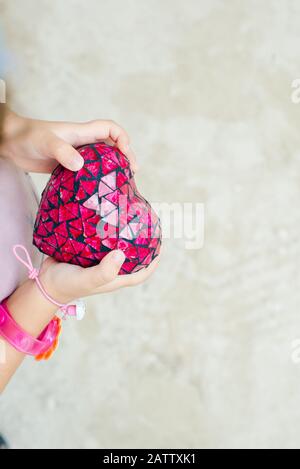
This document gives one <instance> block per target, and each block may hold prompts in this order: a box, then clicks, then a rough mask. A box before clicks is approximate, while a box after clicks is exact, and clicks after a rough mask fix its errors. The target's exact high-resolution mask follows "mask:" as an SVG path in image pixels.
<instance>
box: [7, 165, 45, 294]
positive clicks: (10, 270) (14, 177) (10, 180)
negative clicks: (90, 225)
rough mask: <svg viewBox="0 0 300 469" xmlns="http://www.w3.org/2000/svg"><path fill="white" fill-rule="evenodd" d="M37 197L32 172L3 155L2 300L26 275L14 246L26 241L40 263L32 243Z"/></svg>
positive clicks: (38, 254) (33, 259)
mask: <svg viewBox="0 0 300 469" xmlns="http://www.w3.org/2000/svg"><path fill="white" fill-rule="evenodd" d="M36 210H37V197H36V195H35V192H34V189H33V185H32V181H31V178H30V176H29V175H27V174H25V173H24V172H22V171H20V170H18V169H17V168H16V167H15V166H13V165H12V164H10V163H9V162H7V161H6V160H3V159H2V158H0V301H2V300H3V299H4V298H6V297H7V296H9V295H10V294H11V293H12V292H13V291H14V290H15V289H16V287H17V286H18V285H19V284H20V283H21V282H22V281H23V280H25V278H26V269H25V268H24V266H22V265H21V264H20V263H19V262H18V261H17V260H16V259H15V257H14V255H13V253H12V246H13V245H14V244H23V245H24V246H26V248H27V249H28V251H29V253H30V255H31V256H32V261H33V264H34V265H35V266H37V267H38V266H39V265H40V262H41V259H42V256H41V254H40V253H39V252H38V251H37V249H36V248H35V247H34V246H33V245H32V230H33V224H34V219H35V213H36Z"/></svg>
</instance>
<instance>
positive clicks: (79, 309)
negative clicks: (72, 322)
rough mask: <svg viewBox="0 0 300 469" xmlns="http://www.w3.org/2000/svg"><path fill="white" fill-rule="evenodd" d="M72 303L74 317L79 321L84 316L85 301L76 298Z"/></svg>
mask: <svg viewBox="0 0 300 469" xmlns="http://www.w3.org/2000/svg"><path fill="white" fill-rule="evenodd" d="M72 304H74V305H75V306H76V319H77V320H78V321H81V320H82V319H83V318H84V316H85V303H84V302H83V301H82V300H76V301H74V303H72Z"/></svg>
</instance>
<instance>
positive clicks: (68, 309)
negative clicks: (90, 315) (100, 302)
mask: <svg viewBox="0 0 300 469" xmlns="http://www.w3.org/2000/svg"><path fill="white" fill-rule="evenodd" d="M18 249H22V251H23V252H24V253H25V256H26V258H27V260H24V259H22V257H20V256H19V254H18V253H17V250H18ZM13 252H14V255H15V256H16V258H17V259H18V260H19V261H20V262H22V264H24V265H25V267H27V269H28V273H29V275H28V277H29V278H30V279H32V280H35V282H36V284H37V286H38V288H39V290H40V292H41V293H42V295H43V296H44V297H45V298H46V299H47V300H48V301H50V303H53V304H54V305H56V306H58V307H59V311H61V312H62V314H63V319H65V318H66V316H73V317H76V319H78V320H81V319H83V317H84V315H85V305H84V302H83V301H82V300H76V301H74V303H73V304H62V303H58V301H56V300H54V299H53V298H52V297H51V296H50V295H48V293H47V292H46V290H45V289H44V287H43V285H42V284H41V281H40V279H39V277H38V276H39V270H38V269H36V268H34V267H33V265H32V261H31V258H30V255H29V252H28V251H27V249H26V248H25V246H23V245H22V244H16V245H15V246H14V247H13Z"/></svg>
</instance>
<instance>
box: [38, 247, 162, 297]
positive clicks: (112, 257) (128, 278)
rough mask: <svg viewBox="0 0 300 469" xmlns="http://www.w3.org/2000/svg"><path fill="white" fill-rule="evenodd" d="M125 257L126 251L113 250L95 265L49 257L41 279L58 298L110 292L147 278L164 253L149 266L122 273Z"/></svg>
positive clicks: (47, 288)
mask: <svg viewBox="0 0 300 469" xmlns="http://www.w3.org/2000/svg"><path fill="white" fill-rule="evenodd" d="M124 260H125V255H124V253H123V252H122V251H120V250H116V251H112V252H110V253H109V254H107V255H106V256H105V258H104V259H103V260H102V261H101V263H100V264H98V265H96V266H94V267H87V268H83V267H79V266H77V265H72V264H65V263H60V262H57V261H55V260H54V259H53V258H50V257H49V258H47V259H46V260H45V262H44V263H43V266H42V269H41V272H40V280H41V282H42V284H43V286H44V288H45V289H46V291H47V293H49V294H50V295H51V296H52V297H53V298H54V299H55V300H57V301H59V302H61V303H70V302H71V301H73V300H75V299H76V298H79V297H83V296H90V295H95V294H98V293H108V292H111V291H114V290H118V289H120V288H124V287H131V286H135V285H138V284H140V283H143V282H145V281H146V280H147V279H148V278H149V277H150V275H151V274H152V273H153V272H154V271H155V269H156V267H157V265H158V263H159V260H160V256H158V257H157V258H156V259H154V261H153V262H152V263H151V264H150V266H149V267H147V268H144V269H142V270H140V271H139V272H137V273H134V274H128V275H118V273H119V271H120V268H121V266H122V264H123V262H124Z"/></svg>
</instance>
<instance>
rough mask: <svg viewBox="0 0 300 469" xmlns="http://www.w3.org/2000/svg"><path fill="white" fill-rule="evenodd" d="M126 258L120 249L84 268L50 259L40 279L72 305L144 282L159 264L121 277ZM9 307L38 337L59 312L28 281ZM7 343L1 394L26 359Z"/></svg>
mask: <svg viewBox="0 0 300 469" xmlns="http://www.w3.org/2000/svg"><path fill="white" fill-rule="evenodd" d="M124 259H125V255H124V253H123V252H122V251H119V250H117V251H113V252H111V253H109V254H108V255H107V256H106V257H105V258H104V259H103V260H102V262H101V263H100V264H99V265H97V266H95V267H89V268H82V267H79V266H75V265H71V264H64V263H58V262H56V261H55V260H54V259H51V258H48V259H46V261H45V262H44V264H43V267H42V269H41V273H40V276H39V278H40V280H41V282H42V285H43V286H44V288H45V290H46V291H47V293H48V294H49V295H51V296H52V297H53V298H55V299H56V300H57V301H60V302H61V303H69V302H71V301H72V300H74V299H75V298H76V297H81V296H89V295H94V294H99V293H107V292H112V291H115V290H118V289H120V288H124V287H129V286H135V285H138V284H140V283H143V282H144V281H145V280H147V279H148V278H149V277H150V275H151V274H152V273H153V271H154V270H155V269H156V267H157V264H158V262H159V258H156V259H155V260H154V261H153V262H152V264H151V265H150V266H149V267H148V268H147V269H143V270H141V271H139V272H137V273H135V274H130V275H122V276H118V272H119V270H120V268H121V265H122V263H123V261H124ZM7 306H8V308H9V311H10V313H11V315H12V317H13V318H14V320H15V321H16V322H17V323H18V324H19V325H20V326H21V327H22V328H23V329H24V330H26V332H28V333H29V334H31V335H32V336H34V337H38V336H39V335H40V333H41V332H42V331H43V329H44V328H45V327H46V325H47V324H48V323H49V322H50V321H51V319H52V318H53V316H54V315H55V312H56V310H57V307H56V306H55V305H53V304H52V303H50V302H49V301H48V300H47V299H46V298H44V297H43V295H42V294H41V292H40V291H39V289H38V288H37V286H36V284H35V282H34V281H33V280H27V281H26V282H25V283H24V284H23V285H22V286H20V287H19V288H17V290H15V292H14V293H13V294H12V295H11V296H10V298H9V299H8V301H7ZM0 339H1V340H3V339H2V338H1V337H0ZM4 344H5V346H4V348H5V360H4V363H0V393H1V392H2V391H3V390H4V388H5V386H6V385H7V383H8V382H9V380H10V378H11V377H12V376H13V374H14V373H15V371H16V369H17V368H18V367H19V365H20V364H21V362H22V361H23V359H24V355H23V354H21V353H20V352H18V351H17V350H15V349H14V348H13V347H12V346H10V345H9V344H8V343H7V342H5V341H4Z"/></svg>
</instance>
